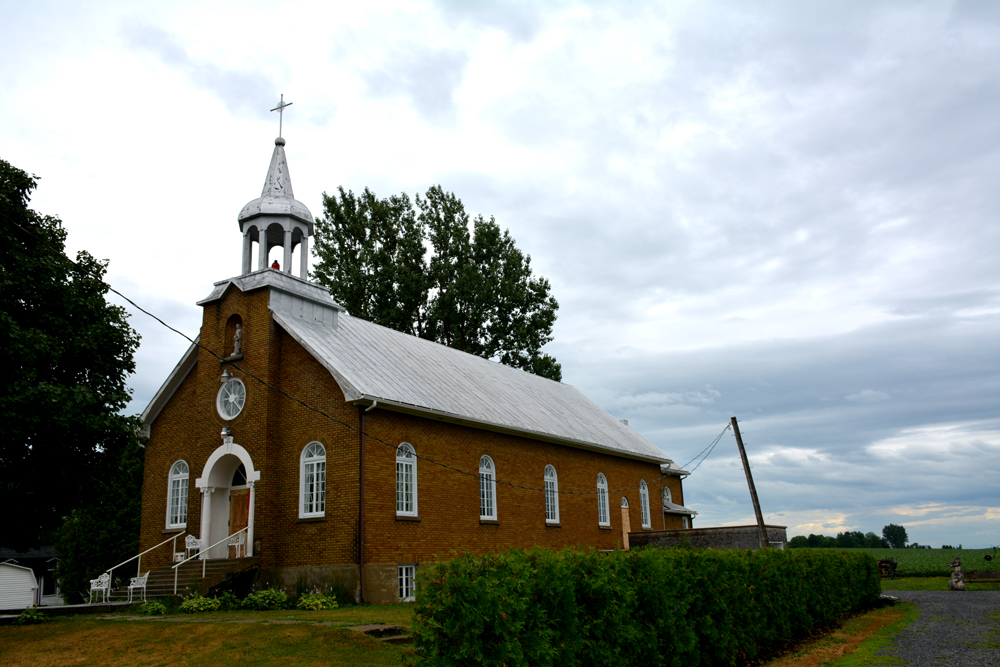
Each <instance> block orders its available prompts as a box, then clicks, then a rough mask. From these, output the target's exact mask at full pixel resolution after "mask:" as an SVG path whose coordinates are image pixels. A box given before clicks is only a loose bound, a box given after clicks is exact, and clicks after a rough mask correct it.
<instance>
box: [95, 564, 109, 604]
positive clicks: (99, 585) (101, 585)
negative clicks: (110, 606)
mask: <svg viewBox="0 0 1000 667" xmlns="http://www.w3.org/2000/svg"><path fill="white" fill-rule="evenodd" d="M110 590H111V575H110V574H109V573H108V572H105V573H104V574H102V575H101V576H99V577H98V578H97V579H91V580H90V604H93V603H94V593H100V594H101V596H102V597H103V599H104V601H105V602H107V601H108V593H109V592H110Z"/></svg>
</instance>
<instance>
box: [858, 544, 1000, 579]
mask: <svg viewBox="0 0 1000 667" xmlns="http://www.w3.org/2000/svg"><path fill="white" fill-rule="evenodd" d="M841 551H867V552H868V553H870V554H871V555H873V556H875V558H876V559H882V558H895V559H896V560H897V561H899V567H898V568H897V569H896V576H897V577H948V576H951V568H950V567H948V563H950V562H951V561H953V560H954V559H955V558H961V559H962V569H963V570H964V571H965V572H981V571H996V570H1000V550H998V551H995V550H994V549H841ZM994 553H996V554H997V556H995V557H994V559H993V560H992V561H987V560H986V559H985V558H983V556H987V555H989V556H994Z"/></svg>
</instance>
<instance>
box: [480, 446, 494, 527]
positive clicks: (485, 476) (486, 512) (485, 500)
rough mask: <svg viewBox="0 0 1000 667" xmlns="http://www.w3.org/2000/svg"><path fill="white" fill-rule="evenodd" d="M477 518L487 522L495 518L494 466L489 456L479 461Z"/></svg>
mask: <svg viewBox="0 0 1000 667" xmlns="http://www.w3.org/2000/svg"><path fill="white" fill-rule="evenodd" d="M479 518H480V519H486V520H489V521H496V518H497V475H496V466H495V465H494V464H493V459H491V458H490V457H489V456H484V457H482V458H481V459H479Z"/></svg>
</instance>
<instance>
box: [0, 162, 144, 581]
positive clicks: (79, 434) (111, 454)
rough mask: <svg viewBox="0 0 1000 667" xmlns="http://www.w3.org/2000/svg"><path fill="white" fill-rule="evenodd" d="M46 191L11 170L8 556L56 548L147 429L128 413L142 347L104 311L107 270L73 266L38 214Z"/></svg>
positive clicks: (120, 312)
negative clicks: (67, 522)
mask: <svg viewBox="0 0 1000 667" xmlns="http://www.w3.org/2000/svg"><path fill="white" fill-rule="evenodd" d="M35 185H36V179H35V177H33V176H29V175H28V174H27V173H25V172H24V171H22V170H20V169H18V168H16V167H13V166H12V165H10V164H9V163H8V162H6V161H4V160H0V234H2V236H3V238H4V239H5V240H6V242H7V245H6V247H5V249H4V261H3V262H0V349H2V350H3V353H4V378H3V382H0V424H2V426H0V508H3V509H2V515H3V521H2V525H3V530H2V531H0V546H6V547H11V548H14V549H17V550H21V549H24V548H28V547H34V546H41V544H42V543H49V544H51V541H52V540H53V538H54V537H55V532H56V529H57V528H58V527H59V526H60V525H61V524H62V522H63V520H64V519H65V518H66V517H67V516H68V515H69V514H70V513H71V511H72V510H73V509H75V508H79V507H82V506H84V505H86V504H92V503H94V502H99V499H98V498H97V496H98V493H97V491H96V489H97V486H98V485H97V484H95V480H98V479H103V480H105V481H106V480H107V478H108V476H110V475H113V474H114V468H115V465H114V463H115V462H117V461H118V459H119V458H120V456H121V454H122V452H123V451H124V449H125V448H127V447H136V446H137V428H138V419H137V418H135V417H126V416H124V415H122V414H121V411H122V410H123V409H124V408H125V406H126V405H127V404H128V401H129V393H130V392H129V389H128V388H127V387H126V384H125V379H126V377H127V376H128V375H129V374H131V373H132V372H133V371H134V369H135V363H134V362H133V359H132V355H133V353H134V352H135V349H136V347H137V346H138V344H139V336H138V334H137V333H136V332H135V331H133V330H132V328H131V327H130V326H129V325H128V322H127V317H128V315H127V313H126V312H125V310H124V309H123V308H121V307H119V306H114V305H112V304H109V303H108V302H107V301H106V300H105V295H106V294H107V292H108V286H107V284H105V283H104V273H105V270H106V267H107V262H101V261H98V260H96V259H94V258H93V257H92V256H90V255H89V254H88V253H86V252H79V253H77V256H76V261H75V263H73V262H70V261H69V260H68V258H67V257H66V256H65V254H64V252H63V249H64V246H65V242H66V230H65V229H63V227H62V223H61V222H60V220H59V219H58V218H54V217H51V216H43V215H39V214H38V213H36V212H34V211H32V210H31V209H30V208H28V201H29V198H30V195H31V191H32V190H34V188H35ZM109 463H110V465H109ZM135 538H136V539H137V538H138V535H136V536H135ZM115 556H117V554H115ZM112 557H114V556H112ZM104 567H107V565H105V566H104Z"/></svg>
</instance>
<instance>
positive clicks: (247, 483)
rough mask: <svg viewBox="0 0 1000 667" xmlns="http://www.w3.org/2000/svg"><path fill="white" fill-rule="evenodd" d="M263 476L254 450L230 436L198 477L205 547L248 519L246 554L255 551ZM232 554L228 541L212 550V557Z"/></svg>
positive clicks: (239, 526) (249, 554) (229, 533)
mask: <svg viewBox="0 0 1000 667" xmlns="http://www.w3.org/2000/svg"><path fill="white" fill-rule="evenodd" d="M259 480H260V471H259V470H256V469H254V465H253V460H252V459H251V458H250V454H249V453H248V452H247V450H245V449H244V448H243V447H241V446H240V445H237V444H236V443H234V442H233V438H232V437H231V436H227V437H226V438H225V439H224V441H223V445H222V446H221V447H219V448H218V449H216V450H215V451H214V452H212V455H211V456H209V457H208V461H207V462H206V463H205V469H204V471H203V472H202V475H201V477H199V478H198V479H197V480H196V481H195V486H197V487H198V490H199V491H201V535H200V536H199V537H200V539H201V546H202V550H205V549H206V548H207V547H208V546H210V545H213V544H215V543H216V542H219V541H220V540H223V539H225V538H226V537H228V536H229V535H231V534H233V533H235V532H236V531H237V530H240V529H241V528H243V527H244V526H243V525H241V524H243V522H244V521H245V522H246V523H245V527H246V528H247V531H246V555H247V556H252V555H253V529H254V485H255V484H256V482H257V481H259ZM229 555H230V552H229V548H228V547H227V546H226V544H225V543H222V544H220V545H218V546H214V547H212V548H211V549H210V550H208V557H209V558H227V557H229Z"/></svg>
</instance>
